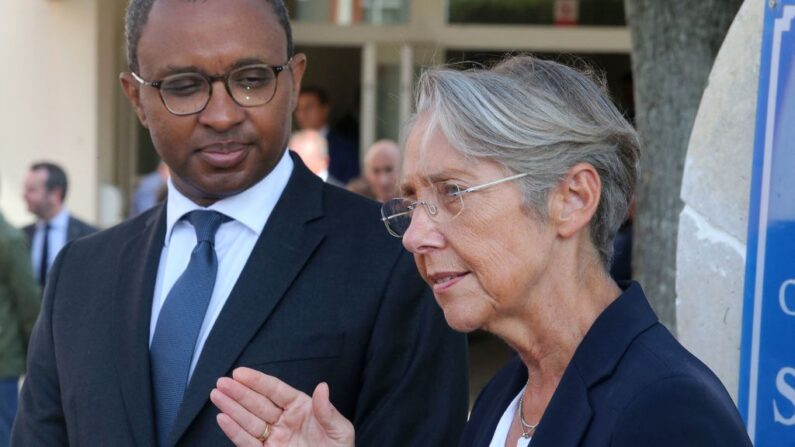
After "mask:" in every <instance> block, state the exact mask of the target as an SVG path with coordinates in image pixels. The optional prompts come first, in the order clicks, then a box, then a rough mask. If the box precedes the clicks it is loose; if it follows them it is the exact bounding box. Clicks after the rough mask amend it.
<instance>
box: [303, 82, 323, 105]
mask: <svg viewBox="0 0 795 447" xmlns="http://www.w3.org/2000/svg"><path fill="white" fill-rule="evenodd" d="M299 95H315V98H317V100H318V102H320V104H322V105H324V106H325V105H327V104H328V96H327V95H326V91H325V90H323V89H322V88H320V87H316V86H314V85H311V86H307V87H301V93H299Z"/></svg>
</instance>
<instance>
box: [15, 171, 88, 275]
mask: <svg viewBox="0 0 795 447" xmlns="http://www.w3.org/2000/svg"><path fill="white" fill-rule="evenodd" d="M67 187H68V179H67V177H66V172H64V170H63V168H61V167H60V166H58V165H57V164H55V163H50V162H40V163H35V164H33V165H32V166H31V167H30V170H29V171H28V174H27V177H25V190H24V196H23V197H24V199H25V203H27V205H28V211H30V212H31V213H32V214H33V215H34V216H36V222H34V223H32V224H30V225H27V226H26V227H24V228H23V230H24V231H25V234H26V235H27V237H28V242H29V243H30V257H31V260H32V263H33V273H34V275H35V276H36V279H37V280H38V281H39V284H41V286H42V289H43V288H44V283H45V281H46V279H47V272H48V271H49V268H50V265H52V262H53V261H54V260H55V257H56V256H57V255H58V252H59V251H61V248H63V246H64V245H66V243H67V242H70V241H72V240H73V239H77V238H79V237H82V236H86V235H88V234H91V233H93V232H95V231H97V229H96V228H95V227H93V226H91V225H89V224H87V223H85V222H83V221H82V220H80V219H78V218H76V217H74V216H72V215H71V214H70V213H69V210H68V209H67V208H66V206H65V204H64V201H65V200H66V191H67Z"/></svg>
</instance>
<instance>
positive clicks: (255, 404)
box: [215, 377, 283, 424]
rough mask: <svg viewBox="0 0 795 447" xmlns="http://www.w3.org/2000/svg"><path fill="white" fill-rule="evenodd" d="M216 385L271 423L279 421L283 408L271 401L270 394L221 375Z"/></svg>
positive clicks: (244, 406) (247, 408)
mask: <svg viewBox="0 0 795 447" xmlns="http://www.w3.org/2000/svg"><path fill="white" fill-rule="evenodd" d="M215 386H216V387H217V388H218V390H220V391H222V392H223V393H224V394H226V395H227V396H229V397H230V398H232V399H234V400H235V401H236V402H237V403H239V404H240V405H242V406H243V408H245V409H246V410H248V411H249V412H251V413H252V414H254V415H255V416H257V417H259V418H260V419H262V420H264V421H267V422H270V423H271V424H273V423H275V422H276V421H278V420H279V416H281V414H282V411H283V410H282V409H281V408H279V407H277V406H276V405H275V404H274V403H273V402H271V400H270V399H269V398H268V396H264V395H262V394H259V393H257V392H256V391H254V390H252V389H251V388H249V387H247V386H245V385H243V384H242V383H240V382H237V381H236V380H234V379H230V378H228V377H221V378H220V379H218V381H217V382H216V385H215Z"/></svg>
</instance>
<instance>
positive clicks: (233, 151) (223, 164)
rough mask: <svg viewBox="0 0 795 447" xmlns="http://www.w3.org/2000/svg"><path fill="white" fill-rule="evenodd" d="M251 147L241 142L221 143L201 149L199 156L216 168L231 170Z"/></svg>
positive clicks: (198, 151)
mask: <svg viewBox="0 0 795 447" xmlns="http://www.w3.org/2000/svg"><path fill="white" fill-rule="evenodd" d="M250 148H251V145H249V144H245V143H240V142H220V143H214V144H209V145H207V146H203V147H201V148H199V149H198V150H197V151H196V152H197V154H198V156H199V157H200V158H201V159H202V160H204V161H205V162H206V163H208V164H209V165H210V166H212V167H214V168H220V169H225V168H231V167H233V166H235V165H237V164H239V163H240V162H241V161H243V159H244V158H245V157H246V155H247V154H248V151H249V149H250Z"/></svg>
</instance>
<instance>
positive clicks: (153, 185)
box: [129, 161, 168, 217]
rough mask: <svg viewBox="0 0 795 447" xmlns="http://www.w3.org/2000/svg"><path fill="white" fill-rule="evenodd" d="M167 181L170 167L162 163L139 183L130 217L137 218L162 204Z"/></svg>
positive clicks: (132, 202)
mask: <svg viewBox="0 0 795 447" xmlns="http://www.w3.org/2000/svg"><path fill="white" fill-rule="evenodd" d="M167 181H168V166H167V165H166V164H165V163H163V162H162V161H160V162H159V163H158V164H157V169H155V170H154V171H152V172H150V173H148V174H146V175H144V176H143V177H141V179H140V180H139V181H138V185H137V186H136V188H135V192H134V193H133V196H132V201H131V203H130V213H129V214H130V217H135V216H137V215H139V214H141V213H143V212H144V211H146V210H148V209H150V208H153V207H154V206H155V205H157V204H158V203H160V202H162V201H163V200H164V199H165V190H166V182H167Z"/></svg>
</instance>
